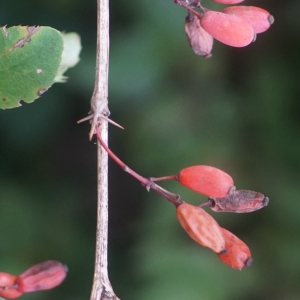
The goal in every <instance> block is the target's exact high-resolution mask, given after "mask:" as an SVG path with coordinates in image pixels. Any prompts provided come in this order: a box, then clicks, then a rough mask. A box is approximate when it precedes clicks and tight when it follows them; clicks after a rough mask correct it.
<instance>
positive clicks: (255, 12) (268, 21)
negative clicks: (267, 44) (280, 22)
mask: <svg viewBox="0 0 300 300" xmlns="http://www.w3.org/2000/svg"><path fill="white" fill-rule="evenodd" d="M222 12H223V13H225V14H230V15H234V16H237V17H239V18H241V19H243V20H245V21H247V22H248V23H249V24H250V25H251V26H252V28H253V30H254V32H255V33H261V32H264V31H266V30H268V29H269V28H270V26H271V25H272V24H273V23H274V17H273V16H272V15H270V13H269V12H268V11H266V10H264V9H262V8H259V7H255V6H229V7H226V8H224V9H223V10H222Z"/></svg>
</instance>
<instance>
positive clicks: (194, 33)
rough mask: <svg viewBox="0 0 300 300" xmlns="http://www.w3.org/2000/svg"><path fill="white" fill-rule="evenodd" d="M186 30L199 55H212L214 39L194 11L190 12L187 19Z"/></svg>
mask: <svg viewBox="0 0 300 300" xmlns="http://www.w3.org/2000/svg"><path fill="white" fill-rule="evenodd" d="M185 32H186V34H187V37H188V39H189V42H190V45H191V47H192V49H193V50H194V52H195V53H196V54H197V55H200V56H204V57H205V58H208V57H211V50H212V47H213V43H214V39H213V37H212V36H211V35H210V34H209V33H207V32H206V31H205V30H204V29H203V28H202V26H201V24H200V20H199V18H197V17H196V16H195V15H194V14H192V13H189V14H188V16H187V17H186V19H185Z"/></svg>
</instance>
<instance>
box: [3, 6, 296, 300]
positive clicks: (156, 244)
mask: <svg viewBox="0 0 300 300" xmlns="http://www.w3.org/2000/svg"><path fill="white" fill-rule="evenodd" d="M95 2H96V1H95V0H94V1H82V0H52V1H48V0H30V1H24V0H11V1H8V0H7V1H2V3H1V10H0V20H1V24H2V25H5V24H7V25H8V26H12V25H18V24H22V25H47V26H51V27H54V28H56V29H58V30H65V31H67V32H70V31H76V32H78V33H79V34H80V35H81V37H82V45H83V50H82V54H81V61H80V63H79V64H78V66H77V67H76V68H74V69H72V70H70V71H69V72H68V73H67V75H68V76H69V77H70V78H69V81H68V82H67V83H66V84H55V85H54V86H53V87H52V88H51V89H50V90H49V91H48V92H47V93H45V94H44V95H43V96H42V97H41V99H39V100H37V101H36V102H35V103H34V104H30V105H28V104H24V105H23V106H22V107H21V108H17V109H13V110H6V111H0V126H1V131H0V132H1V133H0V179H1V180H0V236H1V244H0V270H1V271H6V272H11V273H15V274H18V273H20V272H22V271H23V270H25V269H26V268H28V267H29V266H30V265H33V264H35V263H38V262H40V261H43V260H48V259H56V260H59V261H61V262H63V263H66V264H67V265H68V267H69V274H68V278H67V279H66V281H65V282H64V284H63V285H62V286H60V287H58V288H57V289H54V290H51V291H46V292H40V293H35V294H34V293H33V294H28V295H25V296H23V299H24V300H25V299H33V300H37V299H39V300H50V299H66V300H77V299H78V300H79V299H80V300H81V299H89V295H90V289H91V285H92V276H93V259H94V247H95V238H94V237H95V226H96V219H95V217H96V146H95V144H94V143H93V142H89V141H88V131H89V124H88V123H84V124H80V125H77V124H76V121H77V120H78V119H80V118H82V117H85V116H86V114H87V112H88V111H89V100H90V97H91V94H92V91H93V82H94V69H95V65H94V63H95V46H96V40H95V37H96V31H95V29H96V10H95V9H96V3H95ZM203 4H204V5H206V4H207V6H208V7H210V8H212V7H214V8H217V7H218V8H219V7H221V6H218V5H216V4H212V3H210V1H203ZM245 4H246V5H257V6H262V7H263V8H265V9H267V10H268V11H270V12H271V13H272V14H273V15H274V17H275V20H276V21H275V23H274V25H273V26H272V28H271V29H270V30H269V31H267V32H266V33H263V34H260V35H259V36H258V38H257V41H256V42H255V43H253V44H251V45H250V46H248V47H246V48H241V49H234V48H230V47H227V46H225V45H222V44H220V43H218V42H216V43H215V46H214V50H213V57H212V58H210V59H208V60H205V59H203V58H201V57H197V56H196V55H194V54H193V52H192V50H191V49H190V48H189V45H188V42H187V39H186V36H185V32H184V27H183V24H184V18H185V15H186V12H185V10H184V9H183V8H181V7H179V6H176V5H175V4H173V2H172V1H171V0H151V1H146V0H144V1H142V0H140V1H124V0H123V1H121V0H119V1H111V53H110V86H109V101H110V109H111V112H112V114H111V118H112V119H114V120H115V121H116V122H118V123H120V124H122V125H123V126H124V127H125V130H124V131H122V130H119V129H117V128H115V127H110V138H109V139H110V146H111V148H112V149H113V150H114V151H115V152H116V153H117V154H118V155H119V156H120V157H121V158H122V159H123V160H124V161H125V162H126V163H128V165H129V166H130V167H132V168H133V169H135V170H136V171H137V172H139V173H141V174H142V175H144V176H146V177H148V176H164V175H169V174H174V173H176V172H178V171H179V170H180V169H182V168H184V167H186V166H190V165H194V164H207V165H213V166H216V167H219V168H221V169H223V170H224V171H226V172H228V173H229V174H231V176H232V177H233V178H234V180H235V184H236V186H237V188H239V189H251V190H255V191H260V192H262V193H264V194H265V195H267V196H269V198H270V204H269V206H268V207H266V208H265V209H263V210H260V211H258V212H255V213H251V214H240V215H238V214H216V213H212V215H213V216H214V217H215V218H216V219H217V221H218V222H219V223H220V224H221V226H223V227H226V228H228V229H229V230H231V231H232V232H234V233H235V234H236V235H238V236H239V237H240V238H242V239H243V240H244V241H245V242H246V243H247V244H248V245H249V247H250V248H251V251H252V256H253V259H254V262H253V265H252V266H251V267H250V268H247V269H244V270H242V271H241V272H240V271H237V270H234V269H231V268H230V267H228V266H226V265H224V264H222V263H221V262H220V261H219V259H218V257H217V256H216V255H215V254H214V253H212V252H211V251H209V250H207V249H205V248H202V247H200V246H199V245H197V244H196V243H195V242H193V241H192V240H191V239H189V237H188V236H187V235H186V234H185V233H184V231H183V230H182V228H181V227H180V225H179V224H178V222H177V220H176V217H175V210H174V207H172V205H171V204H169V203H168V202H166V201H165V200H164V199H163V198H162V197H160V196H158V195H156V194H155V193H154V192H150V193H147V192H146V190H145V189H144V188H143V187H142V186H141V185H140V184H139V183H138V182H136V181H135V180H133V179H132V178H130V177H129V175H128V174H126V173H124V172H123V171H121V170H120V169H119V168H118V167H117V166H116V165H115V164H114V163H113V162H111V163H110V167H111V168H110V174H109V181H110V230H109V243H110V244H109V273H110V278H111V281H112V284H113V286H114V290H115V291H116V293H117V294H118V296H119V297H120V298H121V299H123V300H136V299H138V300H153V299H157V300H160V299H168V300H169V299H170V300H182V299H187V300H200V299H201V300H227V299H228V300H240V299H244V300H252V299H256V300H257V299H258V300H259V299H264V300H276V299H278V300H294V299H295V300H296V299H300V284H299V283H300V234H299V227H300V218H299V213H300V181H299V178H300V134H299V129H300V119H299V93H300V80H299V74H300V59H299V52H300V35H299V32H300V18H299V13H300V5H299V1H298V0H286V1H271V0H268V1H258V0H257V1H250V0H249V1H245ZM163 186H164V187H166V188H168V189H170V190H171V191H173V192H175V193H179V194H181V195H182V196H183V198H184V199H185V200H187V201H188V202H190V203H194V204H196V203H200V202H201V201H204V200H205V197H202V196H199V195H198V194H196V193H194V192H192V191H189V190H187V189H185V188H183V187H181V186H180V185H179V184H178V183H176V182H166V183H163Z"/></svg>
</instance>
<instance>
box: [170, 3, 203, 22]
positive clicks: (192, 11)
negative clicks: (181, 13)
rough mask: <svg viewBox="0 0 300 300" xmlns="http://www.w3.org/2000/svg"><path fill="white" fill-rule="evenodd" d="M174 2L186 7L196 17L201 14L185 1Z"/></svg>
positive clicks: (199, 16)
mask: <svg viewBox="0 0 300 300" xmlns="http://www.w3.org/2000/svg"><path fill="white" fill-rule="evenodd" d="M174 3H176V4H178V5H180V6H182V7H184V8H186V9H187V10H188V11H190V12H191V13H193V14H194V15H195V16H196V17H198V18H201V17H202V15H203V14H201V13H199V12H197V11H196V10H194V9H192V8H190V7H189V6H188V5H186V4H185V3H182V2H181V1H179V0H174Z"/></svg>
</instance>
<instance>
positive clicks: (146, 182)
mask: <svg viewBox="0 0 300 300" xmlns="http://www.w3.org/2000/svg"><path fill="white" fill-rule="evenodd" d="M96 135H97V138H98V141H99V143H100V144H101V145H102V147H103V148H104V149H105V151H106V152H107V153H108V155H109V156H110V157H111V158H112V159H113V160H114V161H115V162H116V163H117V164H118V165H119V166H120V167H121V168H122V169H123V170H124V171H125V172H127V173H128V174H129V175H131V176H132V177H133V178H135V179H136V180H138V181H139V182H140V183H141V184H142V185H143V186H144V187H146V189H147V190H148V191H149V190H150V189H152V190H154V191H155V192H156V193H158V194H159V195H161V196H163V197H165V198H166V199H167V200H168V201H170V202H171V203H173V204H174V205H175V206H176V207H177V206H178V205H180V204H181V200H180V199H181V197H180V196H179V195H177V194H174V193H171V192H169V191H167V190H166V189H164V188H162V187H161V186H159V185H157V184H155V183H154V182H153V180H152V179H153V177H151V178H150V179H148V178H145V177H143V176H141V175H140V174H138V173H137V172H135V171H134V170H132V169H131V168H129V167H128V166H127V165H126V164H125V163H124V162H123V161H122V160H121V159H120V158H119V157H117V156H116V155H115V154H114V153H113V152H112V151H111V150H110V149H109V148H108V147H107V145H106V143H105V142H104V141H103V139H102V137H101V133H99V130H98V126H96ZM169 177H172V178H171V179H174V178H173V177H174V176H169ZM161 178H164V179H165V178H166V177H161ZM161 178H154V179H161Z"/></svg>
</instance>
